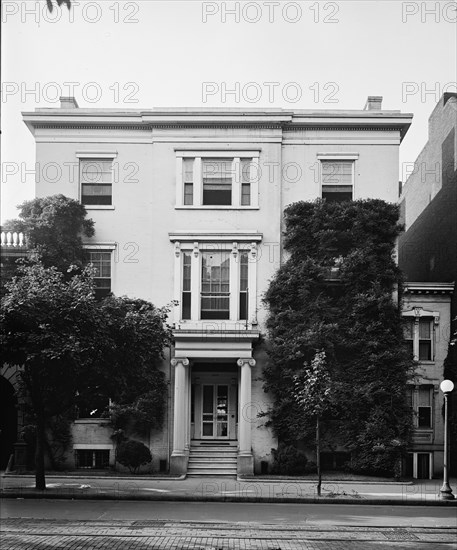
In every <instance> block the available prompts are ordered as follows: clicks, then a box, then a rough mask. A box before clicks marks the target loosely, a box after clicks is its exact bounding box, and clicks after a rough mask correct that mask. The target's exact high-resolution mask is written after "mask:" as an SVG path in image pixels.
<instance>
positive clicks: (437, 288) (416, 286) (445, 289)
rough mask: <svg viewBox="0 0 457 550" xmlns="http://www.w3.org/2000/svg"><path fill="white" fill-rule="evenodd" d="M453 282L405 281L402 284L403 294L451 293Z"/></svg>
mask: <svg viewBox="0 0 457 550" xmlns="http://www.w3.org/2000/svg"><path fill="white" fill-rule="evenodd" d="M454 286H455V285H454V283H434V282H432V283H429V282H414V283H413V282H411V283H409V282H407V283H405V285H404V288H403V293H404V294H452V293H453V292H454Z"/></svg>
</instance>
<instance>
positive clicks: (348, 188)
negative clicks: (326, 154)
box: [321, 160, 354, 202]
mask: <svg viewBox="0 0 457 550" xmlns="http://www.w3.org/2000/svg"><path fill="white" fill-rule="evenodd" d="M353 182H354V161H353V160H321V183H322V198H323V199H325V200H327V201H332V202H342V201H350V200H352V199H353V185H354V183H353Z"/></svg>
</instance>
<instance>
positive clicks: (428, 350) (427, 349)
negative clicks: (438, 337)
mask: <svg viewBox="0 0 457 550" xmlns="http://www.w3.org/2000/svg"><path fill="white" fill-rule="evenodd" d="M431 360H432V343H431V341H430V340H419V361H431Z"/></svg>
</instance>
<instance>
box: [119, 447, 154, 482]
mask: <svg viewBox="0 0 457 550" xmlns="http://www.w3.org/2000/svg"><path fill="white" fill-rule="evenodd" d="M151 460H152V455H151V451H150V450H149V449H148V447H146V445H144V444H143V443H141V442H140V441H135V440H133V439H128V440H127V441H123V442H122V443H121V444H120V445H119V446H118V448H117V461H118V462H119V464H122V466H126V467H127V468H128V469H129V470H130V472H131V473H132V474H136V473H138V470H139V469H140V466H143V465H144V464H148V463H149V462H151Z"/></svg>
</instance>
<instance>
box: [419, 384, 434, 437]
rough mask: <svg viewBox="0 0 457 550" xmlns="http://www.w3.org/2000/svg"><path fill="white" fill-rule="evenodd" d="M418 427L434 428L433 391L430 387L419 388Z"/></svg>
mask: <svg viewBox="0 0 457 550" xmlns="http://www.w3.org/2000/svg"><path fill="white" fill-rule="evenodd" d="M417 413H418V416H417V427H418V428H431V427H432V390H431V389H430V387H429V386H419V394H418V407H417Z"/></svg>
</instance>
